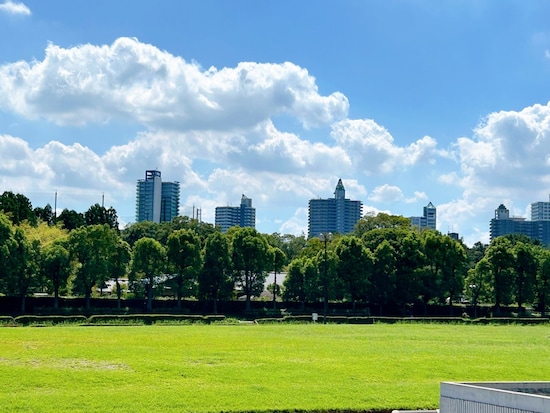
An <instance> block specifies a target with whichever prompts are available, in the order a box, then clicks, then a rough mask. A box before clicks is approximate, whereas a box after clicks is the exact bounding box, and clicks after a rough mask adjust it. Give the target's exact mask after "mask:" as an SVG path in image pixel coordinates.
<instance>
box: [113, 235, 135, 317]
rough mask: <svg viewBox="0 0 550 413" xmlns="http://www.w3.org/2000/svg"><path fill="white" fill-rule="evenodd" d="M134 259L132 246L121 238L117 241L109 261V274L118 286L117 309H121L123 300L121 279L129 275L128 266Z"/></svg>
mask: <svg viewBox="0 0 550 413" xmlns="http://www.w3.org/2000/svg"><path fill="white" fill-rule="evenodd" d="M131 258H132V249H131V248H130V245H129V244H128V243H127V242H126V241H124V240H122V239H121V238H118V239H117V242H116V245H115V246H114V248H113V250H112V251H111V255H110V259H109V266H110V269H109V274H110V275H111V278H113V279H114V280H115V286H116V298H117V308H118V309H119V310H120V308H121V300H122V288H121V285H120V279H121V278H123V277H125V276H127V275H128V266H129V264H130V260H131Z"/></svg>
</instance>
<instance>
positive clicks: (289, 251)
mask: <svg viewBox="0 0 550 413" xmlns="http://www.w3.org/2000/svg"><path fill="white" fill-rule="evenodd" d="M267 242H268V243H269V245H271V246H272V247H276V248H279V249H280V250H281V251H283V252H284V253H285V257H286V260H285V263H284V265H288V264H289V263H290V261H292V260H293V259H294V258H298V257H299V256H301V255H302V252H303V249H304V246H305V245H306V244H307V241H306V237H305V235H299V236H296V235H292V234H279V233H278V232H274V233H273V234H270V235H267Z"/></svg>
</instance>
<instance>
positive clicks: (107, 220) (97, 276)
mask: <svg viewBox="0 0 550 413" xmlns="http://www.w3.org/2000/svg"><path fill="white" fill-rule="evenodd" d="M12 201H13V202H12ZM15 201H17V202H15ZM48 209H49V208H48V206H46V208H44V209H40V208H35V209H32V206H31V204H30V202H28V200H25V198H24V197H23V196H21V195H13V194H11V193H9V194H6V193H4V195H3V196H2V197H0V210H3V211H4V212H5V214H0V259H1V264H2V265H0V293H1V294H5V295H18V296H20V297H21V303H22V307H21V310H22V311H23V312H24V309H25V297H26V296H27V295H28V294H29V293H31V292H36V291H45V292H48V293H51V294H52V295H53V296H54V306H56V307H57V306H58V297H59V295H60V294H71V295H76V296H83V297H85V298H86V300H85V301H86V307H87V309H88V310H89V307H90V298H91V296H92V294H93V293H94V292H95V291H97V290H98V289H101V288H102V286H104V285H105V282H106V281H108V280H110V279H111V280H114V283H115V285H116V294H117V298H118V301H119V305H120V300H121V297H122V287H121V280H122V279H125V280H126V279H128V287H129V288H130V291H131V293H132V294H134V295H135V296H138V297H141V296H142V297H144V298H146V302H147V308H148V309H149V310H151V308H152V303H153V298H154V296H155V295H157V294H160V293H161V292H162V290H163V289H167V288H170V289H171V290H172V291H174V292H175V296H176V297H177V307H178V308H181V305H182V299H183V298H192V299H201V300H207V301H209V302H211V303H212V307H211V308H212V310H213V311H214V312H216V311H217V308H216V303H217V302H218V300H220V299H233V298H235V297H236V294H237V293H240V294H242V295H243V296H244V297H246V304H245V308H246V309H247V310H249V309H250V299H251V297H253V296H258V295H259V294H260V293H261V292H262V290H263V287H264V282H265V279H266V274H267V272H269V271H273V272H275V273H276V274H277V273H281V272H282V271H285V272H286V277H285V279H284V282H283V283H282V288H281V287H280V286H279V285H277V283H275V284H273V285H271V286H269V289H270V290H271V292H272V293H273V298H274V302H273V304H274V305H275V299H276V297H277V296H281V295H282V298H283V299H284V300H285V301H294V302H297V303H300V305H301V306H303V307H305V305H306V303H310V302H324V303H325V305H326V304H328V302H329V301H333V302H336V301H338V302H349V303H352V305H353V306H355V305H356V304H357V303H361V304H363V305H368V306H370V307H371V310H372V311H376V312H378V313H379V314H383V312H384V309H385V308H388V307H397V308H400V309H401V311H402V312H406V308H407V306H408V305H410V304H412V303H414V304H422V305H424V308H427V306H428V304H441V305H443V304H448V305H449V308H450V313H451V314H452V311H453V303H456V302H460V301H465V300H467V301H469V302H470V303H472V305H473V307H474V309H477V306H478V305H479V304H481V303H490V304H492V305H494V307H495V311H496V313H497V314H498V313H499V312H500V308H501V306H503V305H508V304H512V303H517V305H518V307H519V309H520V311H523V310H524V308H525V306H526V305H532V304H534V305H537V306H538V308H540V310H541V311H542V312H544V311H545V309H546V307H547V304H548V297H549V295H550V251H548V250H547V249H546V248H544V247H542V246H541V245H537V244H534V243H532V242H531V241H530V240H529V239H528V238H526V237H520V236H508V237H501V238H497V239H495V240H493V242H492V243H491V244H490V245H483V244H481V243H477V244H476V245H474V246H473V247H472V248H467V247H466V246H464V245H463V244H462V243H461V242H460V241H458V240H455V239H452V238H451V237H449V236H447V235H443V234H441V233H439V232H436V231H420V232H419V231H418V230H417V229H414V228H411V226H410V222H409V220H408V219H406V218H403V217H399V216H391V215H387V214H378V215H376V216H366V217H364V218H362V219H361V220H360V221H359V223H358V224H357V226H356V228H355V231H354V232H353V234H349V235H336V234H335V236H334V239H333V240H331V241H329V240H328V239H327V238H325V241H321V240H320V239H318V238H313V239H308V240H306V239H305V237H304V236H299V237H296V236H292V235H281V234H277V233H276V234H271V235H265V234H260V233H258V232H257V231H256V230H254V229H252V228H232V229H230V230H229V231H228V232H227V234H222V233H221V232H220V231H219V230H218V229H217V228H215V227H214V226H212V225H211V224H205V223H201V222H198V221H197V220H193V219H189V218H188V217H177V218H176V219H174V220H173V221H172V222H170V223H161V224H154V223H152V222H147V221H146V222H140V223H136V224H132V225H130V226H128V227H126V228H125V229H123V230H121V231H120V230H119V229H118V228H117V227H116V226H115V225H114V223H115V222H116V220H117V219H116V211H114V209H112V208H109V209H106V208H104V207H101V206H99V205H93V206H92V207H90V209H89V210H88V211H87V212H86V213H85V214H83V215H82V216H83V217H84V218H85V219H84V221H83V222H80V224H79V225H77V226H74V225H72V224H71V223H69V224H67V225H66V224H65V223H64V221H57V222H56V219H49V218H48V217H49V216H50V214H49V213H47V214H45V213H44V210H48ZM29 211H30V212H29ZM67 215H69V214H67ZM72 215H74V214H72ZM30 216H34V217H35V219H30V218H29V217H30ZM325 309H326V307H325Z"/></svg>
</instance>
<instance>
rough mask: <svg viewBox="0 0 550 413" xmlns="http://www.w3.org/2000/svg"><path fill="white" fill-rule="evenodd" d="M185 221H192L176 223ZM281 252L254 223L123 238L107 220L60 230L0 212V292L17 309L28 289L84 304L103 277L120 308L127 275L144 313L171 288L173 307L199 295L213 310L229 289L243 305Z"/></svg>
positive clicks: (279, 265) (230, 295)
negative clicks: (16, 301)
mask: <svg viewBox="0 0 550 413" xmlns="http://www.w3.org/2000/svg"><path fill="white" fill-rule="evenodd" d="M186 223H191V222H190V221H188V220H187V221H186V220H181V222H179V225H183V224H186ZM150 224H151V223H147V224H144V225H141V227H143V228H142V229H146V228H147V227H149V226H150ZM174 224H176V223H174ZM192 224H194V225H197V223H196V222H195V223H192ZM135 225H139V224H135ZM153 226H155V225H153ZM149 229H150V228H149ZM155 229H157V230H160V229H161V228H160V227H157V228H155ZM131 233H132V231H128V234H127V235H129V234H131ZM160 234H162V232H161V231H157V235H160ZM281 257H284V253H283V252H282V251H281V250H279V249H278V248H276V247H273V246H270V245H269V243H268V242H267V238H266V237H265V236H263V235H262V234H260V233H258V232H257V231H256V230H255V229H253V228H233V229H231V231H229V232H228V234H222V233H221V232H219V231H216V230H211V231H208V235H207V236H206V238H204V239H201V237H200V236H199V235H198V233H197V232H196V231H195V230H193V229H190V228H181V229H173V230H171V231H170V232H169V235H168V236H167V237H166V240H165V242H164V243H161V241H159V240H158V239H156V238H153V237H148V236H143V237H140V238H139V239H137V240H136V241H135V242H132V244H130V243H129V242H127V241H126V240H125V239H124V237H123V236H122V235H121V234H120V233H119V231H117V230H115V229H113V228H110V227H109V225H107V224H94V225H85V226H82V227H79V228H76V229H73V230H72V231H67V230H66V229H63V228H62V227H61V226H49V225H47V224H45V223H41V224H39V225H37V226H32V225H29V224H28V223H22V224H20V225H13V223H12V222H10V220H9V218H8V216H6V215H5V214H3V213H0V259H1V262H2V265H1V269H0V292H1V293H3V294H5V295H11V296H15V295H16V296H19V297H20V298H21V312H24V311H25V298H26V297H27V295H28V294H29V293H31V292H36V291H47V292H48V293H51V294H52V295H53V296H54V307H56V308H57V307H58V297H59V294H60V293H64V294H72V295H78V296H84V297H85V302H86V309H87V310H90V299H91V297H92V294H93V293H94V291H96V290H97V289H100V288H101V287H102V286H103V285H105V283H106V282H107V281H108V280H114V282H115V285H116V294H117V299H118V301H119V306H120V300H121V296H122V288H121V280H122V279H126V278H128V281H129V287H130V290H131V291H132V292H133V294H135V295H136V296H144V297H146V299H147V309H148V310H149V311H150V310H152V303H153V298H154V296H155V294H157V293H158V292H160V291H161V290H162V289H166V288H170V289H172V290H173V291H175V294H176V296H177V307H178V308H179V309H181V302H182V299H183V298H184V297H187V298H201V299H204V300H209V301H211V302H212V303H213V311H214V312H216V302H217V301H218V300H219V299H220V298H224V299H228V298H233V297H234V287H236V288H237V289H238V290H240V291H242V292H243V293H244V295H245V296H246V309H247V310H248V309H250V298H251V296H252V295H255V294H259V292H261V291H263V283H264V282H265V276H266V274H267V272H268V271H272V270H277V271H281V269H282V265H283V262H282V261H281Z"/></svg>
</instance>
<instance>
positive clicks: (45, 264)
mask: <svg viewBox="0 0 550 413" xmlns="http://www.w3.org/2000/svg"><path fill="white" fill-rule="evenodd" d="M65 244H66V242H65V241H64V240H59V241H54V242H52V243H50V244H48V245H46V246H45V247H44V248H43V251H42V262H41V263H42V273H43V274H44V277H45V278H46V279H47V280H48V281H49V282H50V283H51V285H52V289H53V293H54V302H53V307H54V309H56V310H57V309H58V308H59V291H60V289H62V288H66V286H67V282H68V281H69V277H70V276H71V275H72V274H73V271H74V265H73V264H72V262H71V256H70V254H69V251H68V249H67V248H66V245H65Z"/></svg>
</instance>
